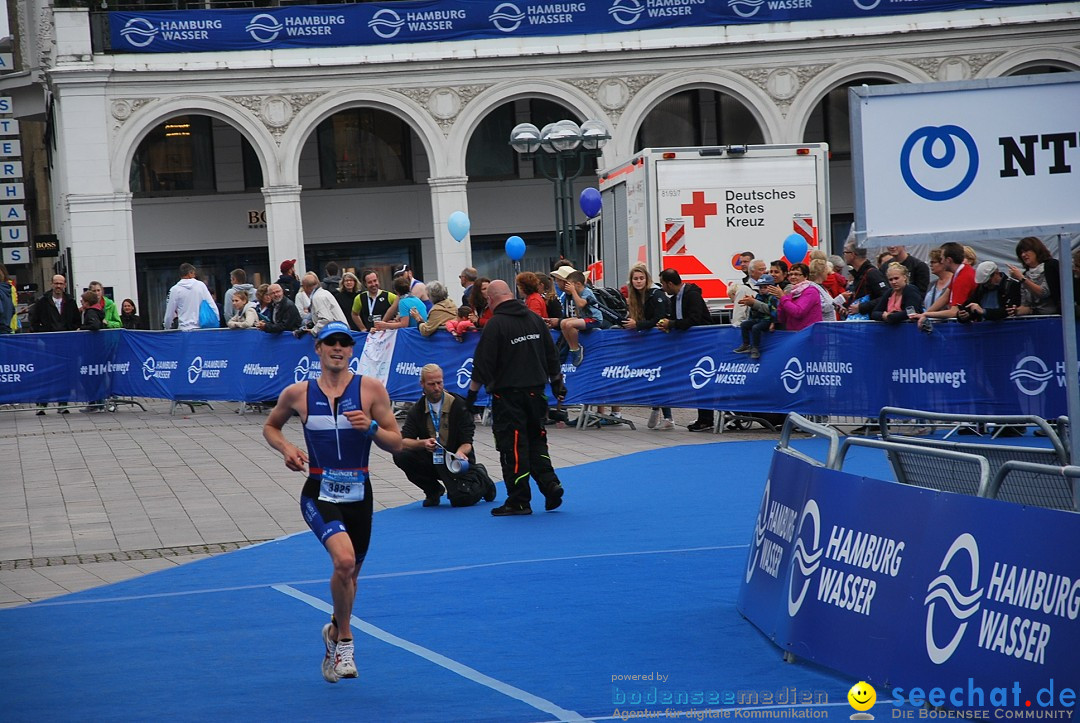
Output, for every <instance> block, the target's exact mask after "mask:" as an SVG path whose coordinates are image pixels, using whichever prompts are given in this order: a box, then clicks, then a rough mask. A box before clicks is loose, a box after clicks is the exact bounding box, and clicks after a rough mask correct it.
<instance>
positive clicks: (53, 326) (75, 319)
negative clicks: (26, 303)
mask: <svg viewBox="0 0 1080 723" xmlns="http://www.w3.org/2000/svg"><path fill="white" fill-rule="evenodd" d="M61 308H62V309H63V311H57V310H56V304H54V303H53V300H52V292H49V293H48V294H45V295H44V296H42V297H41V298H40V299H38V300H37V301H35V302H34V305H33V306H31V307H30V330H31V331H74V330H75V329H78V328H79V324H81V323H82V319H81V315H80V314H79V305H78V304H76V303H75V299H73V298H71V297H70V296H69V295H67V294H64V300H63V302H62V303H61Z"/></svg>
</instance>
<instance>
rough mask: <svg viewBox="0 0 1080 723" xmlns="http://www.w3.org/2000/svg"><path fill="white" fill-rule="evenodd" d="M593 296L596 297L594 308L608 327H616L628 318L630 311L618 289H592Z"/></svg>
mask: <svg viewBox="0 0 1080 723" xmlns="http://www.w3.org/2000/svg"><path fill="white" fill-rule="evenodd" d="M592 292H593V295H594V296H595V297H596V308H597V309H599V310H600V314H601V316H603V318H604V321H605V322H606V323H607V325H608V326H618V325H619V324H621V323H622V322H624V321H626V320H627V319H628V318H629V317H630V310H629V308H628V307H627V305H626V299H624V298H623V295H622V294H620V293H619V290H618V289H604V288H600V287H597V288H594V289H593V290H592Z"/></svg>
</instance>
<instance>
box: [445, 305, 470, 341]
mask: <svg viewBox="0 0 1080 723" xmlns="http://www.w3.org/2000/svg"><path fill="white" fill-rule="evenodd" d="M472 313H473V311H472V307H471V306H459V307H458V310H457V318H456V319H451V320H450V321H448V322H446V330H447V331H449V332H450V333H451V334H453V335H454V338H455V339H457V340H458V341H465V334H466V332H470V331H472V330H473V329H475V328H476V324H474V323H473V321H472V319H471V318H470V317H471V316H472Z"/></svg>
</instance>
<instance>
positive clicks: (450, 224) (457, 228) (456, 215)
mask: <svg viewBox="0 0 1080 723" xmlns="http://www.w3.org/2000/svg"><path fill="white" fill-rule="evenodd" d="M470 225H471V224H470V223H469V217H468V216H467V215H465V212H464V211H454V212H453V213H452V214H450V220H449V221H447V222H446V227H447V228H448V229H450V235H451V236H453V237H454V240H455V241H457V242H459V243H460V242H461V241H462V240H464V238H465V237H466V236H468V235H469V227H470Z"/></svg>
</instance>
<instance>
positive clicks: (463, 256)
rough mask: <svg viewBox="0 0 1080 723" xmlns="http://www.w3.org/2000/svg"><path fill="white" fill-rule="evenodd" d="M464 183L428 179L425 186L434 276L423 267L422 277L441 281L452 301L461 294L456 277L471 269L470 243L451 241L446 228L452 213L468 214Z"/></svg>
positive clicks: (453, 179)
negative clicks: (433, 254)
mask: <svg viewBox="0 0 1080 723" xmlns="http://www.w3.org/2000/svg"><path fill="white" fill-rule="evenodd" d="M468 181H469V178H468V176H446V177H443V178H429V179H428V185H429V186H431V220H432V229H433V231H434V236H435V273H434V274H432V273H431V272H430V271H427V269H428V268H429V266H428V264H427V263H425V264H424V269H425V271H424V274H425V275H426V276H427V277H428V278H432V279H439V280H441V281H442V282H443V284H445V285H446V289H447V291H449V292H450V298H451V299H454V300H458V299H461V294H462V293H463V292H464V291H465V289H464V288H462V286H461V279H459V278H458V275H459V274H460V273H461V270H462V269H464V268H465V267H467V266H472V242H471V240H470V239H469V237H468V236H466V237H465V239H464V240H463V241H461V242H458V241H455V240H454V237H453V236H451V235H450V230H449V229H448V228H447V227H446V222H447V221H448V220H449V219H450V214H452V213H453V212H454V211H462V212H464V213H466V214H468V213H469V198H468V195H467V194H466V192H465V187H466V185H467V184H468Z"/></svg>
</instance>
